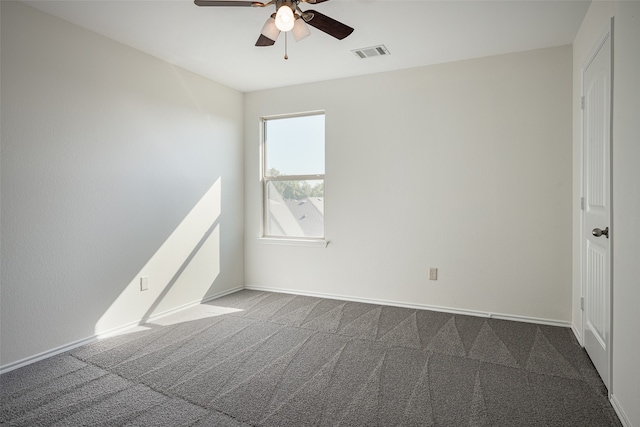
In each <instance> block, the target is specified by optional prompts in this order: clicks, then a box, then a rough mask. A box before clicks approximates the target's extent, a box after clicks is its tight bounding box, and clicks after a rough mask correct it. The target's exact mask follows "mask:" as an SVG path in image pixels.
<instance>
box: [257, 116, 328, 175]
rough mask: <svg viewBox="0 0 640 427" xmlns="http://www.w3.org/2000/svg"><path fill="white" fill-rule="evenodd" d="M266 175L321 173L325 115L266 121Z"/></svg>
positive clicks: (322, 170)
mask: <svg viewBox="0 0 640 427" xmlns="http://www.w3.org/2000/svg"><path fill="white" fill-rule="evenodd" d="M265 142H266V148H265V156H266V163H265V165H266V170H265V175H267V176H279V175H323V174H324V114H318V115H313V116H301V117H286V118H281V119H268V120H266V121H265Z"/></svg>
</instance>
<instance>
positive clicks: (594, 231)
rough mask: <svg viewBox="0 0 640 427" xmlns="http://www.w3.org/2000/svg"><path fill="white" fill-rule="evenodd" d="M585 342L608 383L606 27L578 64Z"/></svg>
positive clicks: (608, 67)
mask: <svg viewBox="0 0 640 427" xmlns="http://www.w3.org/2000/svg"><path fill="white" fill-rule="evenodd" d="M582 93H583V100H582V101H583V111H582V123H583V124H582V126H583V129H582V145H583V160H582V162H583V165H582V168H583V172H584V177H583V197H584V205H583V206H584V207H583V229H582V239H581V240H582V244H583V250H582V253H583V255H584V258H583V262H582V268H583V271H582V277H583V296H584V301H583V307H584V313H583V331H584V347H585V349H586V351H587V353H588V354H589V357H591V360H592V361H593V364H594V365H595V367H596V369H597V370H598V373H599V374H600V376H601V377H602V380H603V381H604V384H605V386H607V388H609V372H610V351H609V345H610V343H611V310H610V304H611V273H610V272H611V237H612V236H611V229H610V218H611V93H612V92H611V31H610V28H609V30H608V31H607V33H606V35H605V36H604V37H603V39H601V40H600V42H599V43H598V45H597V46H596V47H595V49H594V52H593V54H592V56H591V57H590V60H589V61H588V62H587V64H586V65H585V66H584V68H583V91H582Z"/></svg>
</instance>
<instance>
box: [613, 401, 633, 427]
mask: <svg viewBox="0 0 640 427" xmlns="http://www.w3.org/2000/svg"><path fill="white" fill-rule="evenodd" d="M609 401H611V406H613V409H615V411H616V414H618V418H620V422H621V423H622V425H623V426H624V427H633V424H631V421H629V417H627V414H625V413H624V410H623V409H622V406H620V402H618V399H616V396H615V395H614V394H612V395H611V398H610V399H609Z"/></svg>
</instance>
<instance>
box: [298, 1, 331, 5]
mask: <svg viewBox="0 0 640 427" xmlns="http://www.w3.org/2000/svg"><path fill="white" fill-rule="evenodd" d="M302 1H303V2H305V3H309V4H318V3H324V2H326V1H329V0H302Z"/></svg>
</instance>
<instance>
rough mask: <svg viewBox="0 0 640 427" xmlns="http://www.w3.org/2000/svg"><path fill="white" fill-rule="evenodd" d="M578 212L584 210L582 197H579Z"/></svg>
mask: <svg viewBox="0 0 640 427" xmlns="http://www.w3.org/2000/svg"><path fill="white" fill-rule="evenodd" d="M580 210H584V197H580Z"/></svg>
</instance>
